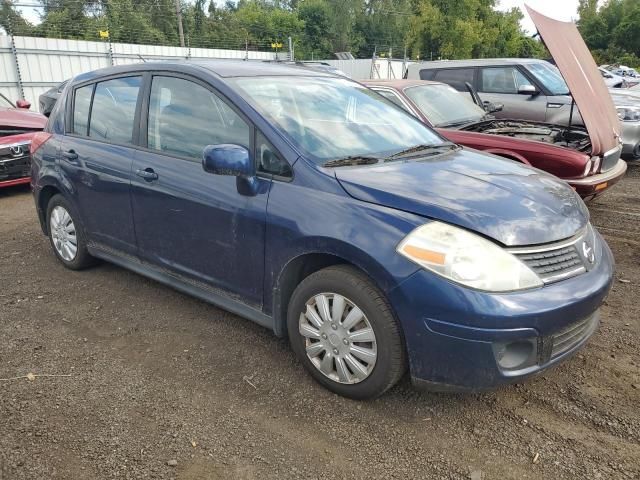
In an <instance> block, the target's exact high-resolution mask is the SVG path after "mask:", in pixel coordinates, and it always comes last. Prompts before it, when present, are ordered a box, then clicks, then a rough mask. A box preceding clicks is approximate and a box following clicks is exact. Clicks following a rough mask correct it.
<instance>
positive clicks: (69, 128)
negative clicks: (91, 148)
mask: <svg viewBox="0 0 640 480" xmlns="http://www.w3.org/2000/svg"><path fill="white" fill-rule="evenodd" d="M146 75H147V72H145V71H136V72H127V73H118V74H114V75H107V76H104V77H100V78H92V79H91V80H87V81H86V82H81V83H78V84H77V85H73V86H72V87H71V102H67V103H70V104H71V105H70V107H69V108H68V110H67V116H66V118H65V128H64V130H65V132H64V135H65V136H67V137H73V138H79V139H84V140H91V141H93V142H98V143H104V144H105V145H117V146H120V147H126V148H138V143H137V141H138V137H139V131H138V129H139V126H140V107H141V103H142V102H141V98H142V97H141V95H140V94H141V93H143V88H144V86H145V76H146ZM129 77H141V79H142V81H141V82H140V88H139V89H138V98H137V100H136V110H135V113H134V115H133V132H132V134H131V143H118V142H110V141H109V140H103V139H100V138H95V137H90V136H89V132H90V128H91V113H92V112H93V98H94V96H95V93H96V88H97V85H98V83H103V82H107V81H109V80H117V79H119V78H129ZM88 85H91V86H92V87H93V89H92V91H91V103H90V104H89V118H88V119H87V133H86V134H85V135H80V134H77V133H75V132H73V120H74V118H73V117H74V110H75V104H76V91H77V90H79V89H80V88H83V87H86V86H88Z"/></svg>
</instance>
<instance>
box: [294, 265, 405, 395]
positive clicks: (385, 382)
mask: <svg viewBox="0 0 640 480" xmlns="http://www.w3.org/2000/svg"><path fill="white" fill-rule="evenodd" d="M287 327H288V333H289V339H290V342H291V346H292V349H293V351H294V352H295V353H296V355H297V357H298V359H299V360H300V361H301V362H302V363H303V365H304V366H305V368H306V369H307V370H308V371H309V373H311V375H312V376H313V377H314V378H315V379H316V380H317V381H318V382H319V383H321V384H322V385H324V386H325V387H326V388H328V389H329V390H331V391H333V392H335V393H338V394H339V395H343V396H346V397H350V398H355V399H367V398H373V397H376V396H378V395H381V394H382V393H384V392H385V391H386V390H388V389H389V388H391V387H392V386H393V385H394V384H395V383H396V382H397V381H398V380H399V379H400V378H401V377H402V375H403V373H404V371H405V368H406V360H405V350H404V345H403V340H402V334H401V330H400V327H399V325H398V322H397V321H396V319H395V317H394V315H393V313H392V311H391V308H390V307H389V305H388V303H387V301H386V299H385V298H384V296H383V294H382V293H381V292H380V291H379V290H378V289H377V288H376V287H375V286H374V285H373V284H372V283H371V281H370V280H369V279H368V278H367V277H366V275H364V274H363V273H361V272H360V271H359V270H356V269H355V268H353V267H350V266H344V265H339V266H334V267H329V268H325V269H323V270H320V271H319V272H316V273H314V274H312V275H310V276H309V277H307V278H306V279H304V280H303V281H302V282H301V283H300V285H299V286H298V287H297V288H296V290H295V291H294V292H293V295H292V297H291V301H290V302H289V310H288V315H287Z"/></svg>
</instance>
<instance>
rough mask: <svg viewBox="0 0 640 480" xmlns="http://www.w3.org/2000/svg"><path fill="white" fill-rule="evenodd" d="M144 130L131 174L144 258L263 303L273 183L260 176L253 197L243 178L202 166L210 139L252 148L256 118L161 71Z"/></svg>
mask: <svg viewBox="0 0 640 480" xmlns="http://www.w3.org/2000/svg"><path fill="white" fill-rule="evenodd" d="M142 130H143V135H145V134H146V135H145V136H146V144H147V149H144V150H140V151H138V152H136V156H135V159H134V162H133V175H132V205H133V215H134V223H135V230H136V234H137V238H138V246H139V255H140V257H141V258H142V260H143V261H146V262H150V263H152V264H154V265H156V266H159V267H161V268H164V269H168V270H170V271H172V272H174V273H177V274H178V275H180V276H181V277H184V278H185V279H187V281H188V279H192V280H196V281H199V282H204V283H207V284H208V285H210V286H213V287H215V288H216V289H218V290H220V293H222V294H228V295H233V296H234V297H236V298H238V299H241V300H242V301H244V302H246V303H248V304H251V305H252V306H254V307H256V308H259V307H261V306H262V281H263V275H264V234H265V233H264V232H265V221H266V208H267V198H268V193H269V187H270V184H271V181H270V180H266V179H261V178H258V179H257V182H259V183H260V185H258V188H257V193H256V194H255V195H252V196H247V195H243V194H241V193H239V191H238V187H237V182H238V179H237V178H236V177H233V176H223V175H214V174H210V173H206V172H205V171H204V170H203V168H202V151H203V149H204V147H205V146H207V145H212V144H221V143H227V144H238V145H242V146H244V147H246V148H247V149H249V151H252V149H251V147H252V143H253V142H252V141H251V138H252V135H253V129H252V127H251V125H250V124H249V122H248V121H247V120H246V119H245V118H244V117H243V116H241V115H240V114H239V113H238V112H237V111H236V110H235V109H234V108H232V107H231V106H230V105H229V104H228V103H226V102H225V101H224V100H223V99H222V98H221V96H220V95H218V94H217V93H216V92H214V91H212V90H211V89H210V88H209V87H208V86H206V85H204V84H201V83H200V82H198V81H196V80H192V79H189V78H184V77H180V76H168V75H154V76H153V78H152V82H151V91H150V95H149V102H148V115H145V114H143V122H142ZM142 143H143V145H144V144H145V142H144V139H143V141H142Z"/></svg>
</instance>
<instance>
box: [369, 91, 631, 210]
mask: <svg viewBox="0 0 640 480" xmlns="http://www.w3.org/2000/svg"><path fill="white" fill-rule="evenodd" d="M363 83H364V84H365V85H367V86H368V87H369V88H371V89H373V90H375V91H377V92H378V93H380V94H381V95H383V96H384V97H386V98H387V99H389V100H391V101H392V102H394V103H395V104H396V105H398V106H400V107H402V108H404V109H405V110H407V111H409V112H410V113H412V114H413V115H415V116H416V117H418V118H420V119H421V120H422V121H423V122H425V123H427V124H428V125H431V126H433V127H434V128H436V130H438V132H439V133H440V134H441V135H442V136H444V137H446V138H447V139H449V140H451V141H452V142H455V143H458V144H460V145H464V146H466V147H470V148H475V149H477V150H482V151H484V152H487V153H492V154H494V155H499V156H501V157H506V158H510V159H512V160H516V161H519V162H522V163H525V164H527V165H531V166H533V167H536V168H539V169H541V170H544V171H546V172H549V173H551V174H553V175H555V176H557V177H559V178H561V179H563V180H565V181H566V182H567V183H569V185H571V186H572V187H573V188H574V189H575V190H576V191H577V192H578V194H579V195H580V196H581V197H583V198H585V199H591V198H594V197H595V196H596V195H599V194H601V193H602V192H604V191H605V190H606V189H608V188H609V187H611V186H612V185H613V184H615V183H616V182H617V181H618V180H620V179H621V178H622V177H623V176H624V174H625V171H626V168H627V165H626V163H625V162H624V161H622V160H620V161H619V162H618V164H617V165H616V168H614V169H613V170H611V171H607V172H605V173H597V172H598V170H599V168H600V160H599V158H598V157H594V156H593V155H592V154H591V148H592V147H591V141H590V139H589V134H588V133H587V131H586V130H585V129H584V128H582V127H577V126H574V127H572V128H571V129H568V128H567V127H562V126H557V125H552V124H545V123H536V122H527V121H522V120H496V119H494V118H493V117H492V116H491V115H489V114H487V112H485V111H484V110H483V109H482V108H480V107H479V106H477V105H476V104H475V103H473V102H472V101H471V100H469V98H468V96H466V95H463V94H461V93H459V92H458V91H456V90H455V89H453V88H451V87H450V86H449V85H446V84H443V83H439V82H430V81H426V80H367V81H364V82H363Z"/></svg>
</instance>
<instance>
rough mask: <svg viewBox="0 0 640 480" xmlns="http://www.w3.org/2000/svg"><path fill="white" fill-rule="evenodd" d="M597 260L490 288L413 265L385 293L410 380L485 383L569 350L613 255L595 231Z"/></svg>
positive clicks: (517, 375)
mask: <svg viewBox="0 0 640 480" xmlns="http://www.w3.org/2000/svg"><path fill="white" fill-rule="evenodd" d="M596 237H597V239H598V242H597V243H598V246H597V247H596V258H597V263H596V265H595V267H594V268H593V269H592V270H591V271H589V272H586V273H583V274H581V275H578V276H576V277H573V278H570V279H567V280H563V281H560V282H557V283H554V284H549V285H546V286H544V287H542V288H539V289H535V290H529V291H521V292H512V293H500V294H493V293H487V292H480V291H476V290H471V289H468V288H464V287H461V286H459V285H455V284H453V283H452V282H449V281H447V280H444V279H442V278H440V277H437V276H436V275H434V274H431V273H429V272H427V271H424V270H420V271H418V272H416V273H414V274H413V275H412V276H411V277H409V278H408V279H406V280H405V281H404V282H403V283H401V284H400V285H398V286H397V287H396V288H394V289H393V290H392V291H391V292H390V293H389V300H390V302H391V304H392V306H393V307H394V309H395V311H396V314H397V315H398V317H399V319H400V322H401V324H402V327H403V329H404V334H405V340H406V345H407V352H408V357H409V368H410V371H411V377H412V380H413V382H414V384H415V385H416V386H421V387H426V388H428V389H431V390H446V391H451V390H471V391H474V390H485V389H490V388H494V387H497V386H499V385H502V384H506V383H510V382H515V381H519V380H521V379H523V378H525V377H528V376H530V375H533V374H535V373H538V372H540V371H542V370H544V369H546V368H549V367H550V366H552V365H555V364H557V363H559V362H561V361H562V360H564V359H565V358H567V357H569V356H570V355H571V354H573V353H574V352H575V351H577V350H578V349H580V348H581V347H582V346H583V345H584V344H585V343H586V341H587V340H588V338H589V337H590V336H591V335H592V334H593V333H594V332H595V330H596V328H597V325H598V318H599V316H598V309H599V307H600V305H601V304H602V302H603V301H604V298H605V297H606V295H607V293H608V292H609V288H610V287H611V281H612V277H613V267H614V261H613V256H612V254H611V251H610V250H609V247H608V246H607V245H606V243H605V242H604V240H602V238H601V237H600V235H599V234H596Z"/></svg>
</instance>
